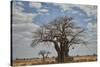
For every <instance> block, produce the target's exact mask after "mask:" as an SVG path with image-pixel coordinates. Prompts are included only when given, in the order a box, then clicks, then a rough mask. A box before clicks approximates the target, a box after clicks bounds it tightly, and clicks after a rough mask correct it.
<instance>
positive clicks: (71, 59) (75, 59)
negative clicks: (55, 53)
mask: <svg viewBox="0 0 100 67" xmlns="http://www.w3.org/2000/svg"><path fill="white" fill-rule="evenodd" d="M91 61H97V56H93V55H87V56H75V57H66V58H65V60H64V63H75V62H91ZM42 64H57V62H56V58H55V57H52V58H50V57H49V58H45V61H43V60H42V58H34V59H25V60H21V59H17V60H13V62H12V65H13V66H25V65H42Z"/></svg>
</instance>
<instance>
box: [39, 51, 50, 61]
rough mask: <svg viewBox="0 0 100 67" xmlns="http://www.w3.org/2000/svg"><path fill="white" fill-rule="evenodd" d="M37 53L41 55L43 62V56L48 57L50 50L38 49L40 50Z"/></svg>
mask: <svg viewBox="0 0 100 67" xmlns="http://www.w3.org/2000/svg"><path fill="white" fill-rule="evenodd" d="M38 54H39V55H41V56H42V58H43V62H44V61H45V58H47V57H48V55H49V54H50V52H49V51H46V50H40V52H39V53H38Z"/></svg>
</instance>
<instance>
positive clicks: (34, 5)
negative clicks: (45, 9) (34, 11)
mask: <svg viewBox="0 0 100 67" xmlns="http://www.w3.org/2000/svg"><path fill="white" fill-rule="evenodd" d="M29 6H30V7H32V8H41V7H42V4H41V3H37V2H29Z"/></svg>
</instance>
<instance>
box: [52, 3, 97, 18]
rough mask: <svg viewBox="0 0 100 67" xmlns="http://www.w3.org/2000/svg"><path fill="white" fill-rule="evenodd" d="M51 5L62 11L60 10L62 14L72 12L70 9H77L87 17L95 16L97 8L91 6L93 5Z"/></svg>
mask: <svg viewBox="0 0 100 67" xmlns="http://www.w3.org/2000/svg"><path fill="white" fill-rule="evenodd" d="M53 5H54V6H58V7H59V8H61V9H63V10H61V11H62V12H64V11H67V10H72V9H73V8H72V7H79V8H80V9H81V10H83V11H84V12H86V14H87V15H88V16H91V15H96V14H97V6H93V5H74V4H53ZM73 11H74V10H72V12H73ZM75 13H76V12H75Z"/></svg>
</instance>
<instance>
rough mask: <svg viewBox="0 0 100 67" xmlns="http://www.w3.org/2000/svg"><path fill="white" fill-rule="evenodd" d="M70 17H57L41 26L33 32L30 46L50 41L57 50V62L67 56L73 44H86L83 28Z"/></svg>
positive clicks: (60, 61)
mask: <svg viewBox="0 0 100 67" xmlns="http://www.w3.org/2000/svg"><path fill="white" fill-rule="evenodd" d="M72 20H73V18H71V17H66V16H64V17H57V18H56V19H55V20H53V21H51V22H50V23H48V24H46V25H43V26H41V28H39V29H38V30H37V31H36V32H33V33H34V40H33V43H32V44H31V46H32V47H34V46H36V45H38V43H41V42H45V43H46V42H49V43H50V42H51V43H53V45H54V49H55V50H56V52H57V55H58V56H57V62H58V63H62V62H64V57H65V56H66V57H69V54H68V53H69V48H70V47H71V46H73V45H75V44H86V42H85V41H84V39H83V38H82V36H83V35H82V33H83V32H84V29H82V28H81V27H77V26H76V25H75V24H74V23H73V22H72Z"/></svg>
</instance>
